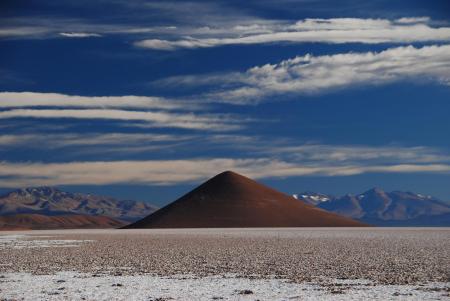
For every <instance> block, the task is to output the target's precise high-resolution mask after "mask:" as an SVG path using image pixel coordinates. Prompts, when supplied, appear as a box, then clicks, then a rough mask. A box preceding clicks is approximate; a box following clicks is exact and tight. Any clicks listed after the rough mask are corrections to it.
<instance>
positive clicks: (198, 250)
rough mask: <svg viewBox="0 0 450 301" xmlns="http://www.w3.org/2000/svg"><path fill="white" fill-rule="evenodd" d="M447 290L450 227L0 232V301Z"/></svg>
mask: <svg viewBox="0 0 450 301" xmlns="http://www.w3.org/2000/svg"><path fill="white" fill-rule="evenodd" d="M449 294H450V228H286V229H274V228H272V229H177V230H170V229H167V230H64V231H28V232H0V300H64V299H68V300H317V299H319V300H328V299H332V300H339V299H345V300H348V299H358V298H367V297H369V296H370V298H372V299H379V300H385V299H396V298H399V299H402V300H403V299H406V300H424V299H435V300H436V299H437V300H439V299H442V300H444V299H446V298H449V297H450V295H449ZM158 298H159V299H158Z"/></svg>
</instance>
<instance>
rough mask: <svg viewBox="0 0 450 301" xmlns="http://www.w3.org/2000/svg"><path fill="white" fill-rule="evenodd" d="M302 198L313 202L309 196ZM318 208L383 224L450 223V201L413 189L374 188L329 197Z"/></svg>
mask: <svg viewBox="0 0 450 301" xmlns="http://www.w3.org/2000/svg"><path fill="white" fill-rule="evenodd" d="M303 196H304V194H303ZM299 199H300V200H302V201H304V202H306V203H310V201H309V199H308V198H307V197H301V198H299ZM317 207H319V208H322V209H325V210H327V211H330V212H334V213H337V214H341V215H344V216H347V217H350V218H354V219H357V220H360V221H363V222H367V223H370V224H374V225H379V226H450V205H449V204H447V203H445V202H442V201H440V200H437V199H435V198H433V197H431V196H424V195H421V194H415V193H412V192H402V191H393V192H385V191H383V190H381V189H379V188H373V189H371V190H368V191H366V192H364V193H362V194H359V195H345V196H342V197H329V200H328V201H325V202H320V203H317Z"/></svg>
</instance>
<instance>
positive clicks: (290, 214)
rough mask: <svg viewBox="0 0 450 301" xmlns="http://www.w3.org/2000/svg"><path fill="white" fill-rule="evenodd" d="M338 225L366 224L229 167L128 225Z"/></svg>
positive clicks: (166, 226)
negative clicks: (275, 188) (301, 200)
mask: <svg viewBox="0 0 450 301" xmlns="http://www.w3.org/2000/svg"><path fill="white" fill-rule="evenodd" d="M337 226H342V227H344V226H364V224H363V223H361V222H357V221H354V220H351V219H349V218H345V217H342V216H339V215H336V214H333V213H329V212H326V211H324V210H322V209H319V208H315V207H314V206H311V205H308V204H304V203H302V202H299V201H297V200H296V199H295V198H293V197H291V196H288V195H286V194H283V193H281V192H278V191H276V190H274V189H272V188H269V187H267V186H264V185H262V184H259V183H257V182H255V181H253V180H251V179H249V178H247V177H244V176H242V175H239V174H237V173H234V172H231V171H226V172H223V173H221V174H219V175H217V176H215V177H213V178H212V179H210V180H208V181H206V182H205V183H203V184H202V185H200V186H199V187H197V188H196V189H194V190H192V191H191V192H189V193H187V194H186V195H184V196H182V197H181V198H179V199H178V200H176V201H175V202H173V203H171V204H169V205H167V206H166V207H163V208H162V209H160V210H158V211H156V212H154V213H153V214H151V215H149V216H148V217H146V218H144V219H142V220H140V221H138V222H136V223H133V224H131V225H129V226H127V227H126V228H213V227H337Z"/></svg>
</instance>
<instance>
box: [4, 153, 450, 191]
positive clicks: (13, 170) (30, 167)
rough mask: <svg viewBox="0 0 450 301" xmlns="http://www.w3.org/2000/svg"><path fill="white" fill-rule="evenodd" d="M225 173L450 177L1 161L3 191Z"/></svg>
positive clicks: (389, 169) (247, 166)
mask: <svg viewBox="0 0 450 301" xmlns="http://www.w3.org/2000/svg"><path fill="white" fill-rule="evenodd" d="M224 170H234V171H236V172H239V173H242V174H244V175H247V176H249V177H252V178H256V179H259V178H277V177H290V176H308V175H327V176H349V175H357V174H361V173H367V172H377V173H379V172H381V173H417V172H425V173H448V172H450V165H445V164H430V165H417V164H401V165H386V166H369V167H364V166H352V165H349V166H302V165H299V164H293V163H288V162H283V161H277V160H272V159H267V158H263V159H192V160H159V161H110V162H71V163H11V162H0V187H21V186H39V185H80V184H88V185H105V184H116V183H142V184H176V183H183V182H194V181H195V182H198V181H201V180H204V179H206V178H208V177H211V176H213V175H215V174H216V173H219V172H221V171H224Z"/></svg>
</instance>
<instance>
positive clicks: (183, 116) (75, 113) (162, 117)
mask: <svg viewBox="0 0 450 301" xmlns="http://www.w3.org/2000/svg"><path fill="white" fill-rule="evenodd" d="M8 118H72V119H109V120H124V121H141V122H147V123H149V124H150V125H151V126H152V127H174V128H183V129H195V130H210V131H227V130H233V129H239V128H240V127H241V125H240V124H239V123H242V122H243V121H242V120H236V119H233V118H232V117H229V116H220V115H213V114H202V115H194V114H190V113H173V112H149V111H127V110H110V109H104V110H100V109H85V110H52V109H51V110H46V109H42V110H34V109H16V110H7V111H2V112H0V119H8Z"/></svg>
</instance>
